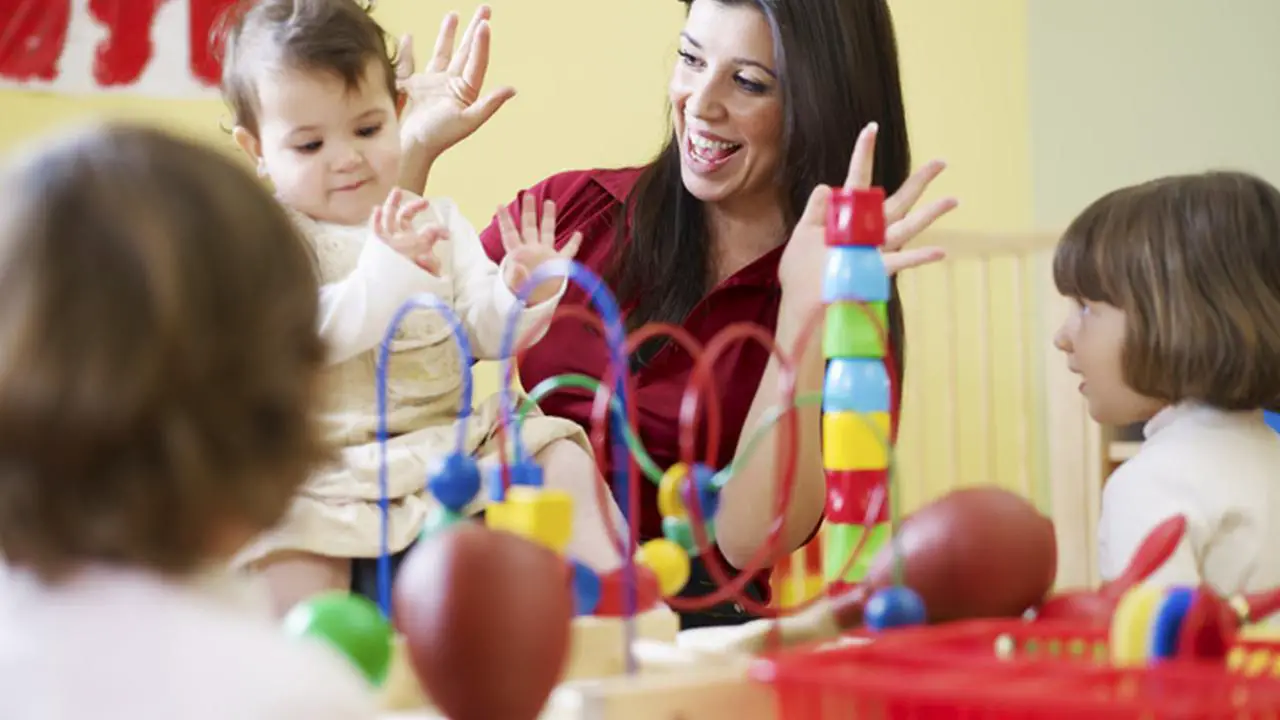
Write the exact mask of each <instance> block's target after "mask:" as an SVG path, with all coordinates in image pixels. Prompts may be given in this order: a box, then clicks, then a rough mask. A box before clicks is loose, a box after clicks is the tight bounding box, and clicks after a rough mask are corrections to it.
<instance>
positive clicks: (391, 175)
mask: <svg viewBox="0 0 1280 720" xmlns="http://www.w3.org/2000/svg"><path fill="white" fill-rule="evenodd" d="M382 73H383V69H382V66H381V65H380V64H379V63H377V62H376V61H371V62H370V63H369V66H368V68H367V69H366V71H365V77H364V79H363V80H362V81H361V83H360V85H359V87H357V88H354V89H348V88H347V87H346V85H345V84H344V83H343V81H342V79H341V78H340V77H337V76H335V75H331V74H328V73H323V72H314V71H312V72H307V71H301V70H294V69H288V68H281V69H278V70H275V71H272V72H264V73H263V74H262V77H261V78H260V79H259V83H258V100H259V106H260V107H259V122H258V126H259V136H260V137H259V138H258V139H256V140H255V139H254V138H251V137H244V136H245V135H247V133H239V132H238V133H237V140H238V141H240V144H241V146H242V147H244V148H245V150H246V151H247V152H249V153H250V155H252V156H254V157H255V159H256V160H257V161H258V163H259V166H260V167H261V168H262V170H263V171H264V172H265V174H266V176H267V177H269V178H270V179H271V182H272V184H274V185H275V189H276V194H277V195H278V196H279V198H280V201H281V202H283V203H284V204H285V205H288V206H289V207H292V208H293V209H295V210H297V211H299V212H301V213H304V214H306V215H308V216H310V217H312V218H315V219H316V220H320V221H324V222H333V223H341V224H343V225H357V224H360V223H363V222H365V220H367V219H368V217H369V214H370V212H371V211H372V210H373V208H374V206H375V205H377V204H378V203H380V202H382V201H383V200H385V199H386V197H387V194H388V193H389V192H390V191H391V189H392V188H393V187H394V186H395V184H396V182H397V178H398V177H399V171H400V128H399V123H398V121H397V119H396V107H395V99H394V98H393V97H391V95H390V94H389V93H388V92H387V86H386V82H385V81H384V80H383V77H382Z"/></svg>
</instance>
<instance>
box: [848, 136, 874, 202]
mask: <svg viewBox="0 0 1280 720" xmlns="http://www.w3.org/2000/svg"><path fill="white" fill-rule="evenodd" d="M879 132H880V125H879V124H878V123H867V126H866V127H864V128H862V132H860V133H858V139H857V141H856V142H854V144H853V155H852V156H851V157H850V158H849V174H848V175H846V176H845V179H844V186H845V189H848V190H854V189H862V188H869V187H871V177H872V173H873V171H874V170H875V164H876V137H877V135H878V134H879Z"/></svg>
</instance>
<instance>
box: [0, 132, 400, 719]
mask: <svg viewBox="0 0 1280 720" xmlns="http://www.w3.org/2000/svg"><path fill="white" fill-rule="evenodd" d="M0 196H2V197H4V198H5V201H4V203H0V348H3V352H0V548H2V550H0V552H2V553H3V557H4V563H3V565H4V572H3V574H0V578H2V579H0V717H3V718H5V719H6V720H36V719H37V718H38V719H39V720H71V719H72V718H85V717H118V718H139V719H141V718H155V719H157V720H158V719H160V718H183V719H184V720H226V719H227V718H237V719H239V720H276V719H277V718H285V717H294V718H312V719H315V720H319V719H321V718H332V719H335V720H336V719H339V718H344V719H346V718H350V719H352V720H354V719H356V718H373V717H376V708H375V707H374V705H373V701H372V698H371V694H370V693H369V692H368V690H367V688H366V687H364V685H363V683H362V681H361V680H360V679H359V676H358V675H356V674H355V672H354V670H353V669H352V668H350V667H349V666H348V664H347V663H346V661H344V660H343V659H341V658H340V657H339V656H337V655H336V654H335V653H332V652H331V651H330V650H328V649H326V648H324V647H323V646H320V645H319V644H314V643H303V642H299V641H296V640H291V639H289V638H287V637H285V636H284V635H283V634H282V633H281V631H280V629H279V627H278V625H276V623H275V622H274V620H273V619H272V618H271V617H270V614H269V613H268V612H266V607H265V604H263V603H255V602H254V599H253V594H252V593H251V592H249V591H248V589H247V588H246V587H245V586H243V585H242V584H241V583H243V582H244V580H243V578H239V579H237V578H234V577H233V576H231V575H230V574H228V572H227V571H226V569H225V568H226V564H227V562H228V561H229V560H230V558H231V557H232V556H233V555H234V554H235V553H236V551H237V550H238V549H239V548H241V547H242V546H243V545H245V544H246V543H247V542H248V541H249V540H250V539H251V538H252V537H253V536H254V535H255V534H257V533H259V532H261V531H263V530H265V529H267V528H269V527H271V526H272V525H273V524H274V523H275V522H276V521H277V520H279V518H280V517H281V516H282V515H283V514H284V511H285V509H286V507H287V506H288V504H289V502H290V498H291V497H292V496H293V494H294V492H295V491H296V490H297V488H298V487H299V486H301V484H302V483H303V481H304V480H305V479H306V478H307V476H308V475H309V474H310V473H311V472H312V471H313V470H314V469H315V467H316V466H317V465H318V464H319V463H320V462H322V461H323V460H324V458H325V454H326V453H325V450H324V444H323V439H322V437H321V435H320V433H319V428H318V427H317V426H316V422H315V419H314V416H315V409H316V408H315V407H314V404H315V400H314V399H315V397H316V395H315V388H316V384H317V382H318V381H319V375H320V370H321V368H322V367H323V364H324V346H323V344H322V342H321V339H320V337H319V336H318V334H317V333H316V329H315V318H316V308H317V290H318V287H317V284H316V281H315V277H314V273H313V270H312V267H311V259H310V256H309V253H308V250H307V248H306V245H305V243H304V242H303V240H302V238H301V237H299V236H298V234H297V233H296V231H295V229H294V227H293V225H292V223H290V221H289V218H288V217H287V216H286V215H285V213H284V212H283V211H282V210H281V209H280V207H279V206H278V205H277V204H276V203H275V202H274V201H273V200H272V198H271V197H270V195H268V194H267V193H266V192H264V191H263V190H262V188H261V187H260V185H259V184H258V183H257V182H256V181H255V179H254V178H253V177H252V175H251V174H249V173H246V172H244V171H243V170H242V169H241V168H240V167H238V166H237V165H236V164H234V163H233V162H231V161H230V160H229V159H228V158H226V157H225V156H223V155H221V154H219V153H217V152H214V151H212V150H210V149H206V148H202V147H199V146H196V145H194V144H191V143H189V142H187V141H183V140H179V139H175V138H173V137H170V136H168V135H165V134H162V133H160V132H158V131H154V130H146V129H140V128H137V127H130V126H121V125H117V126H107V127H103V128H99V129H95V130H90V131H87V132H82V133H80V134H77V135H75V136H73V137H71V138H70V139H67V140H64V141H61V142H58V143H55V144H53V145H52V146H51V147H48V148H45V149H43V150H42V151H40V152H38V153H36V154H35V155H34V157H31V158H29V159H27V160H26V161H25V162H22V163H21V164H19V165H17V167H16V168H14V169H13V170H12V172H10V173H8V175H7V177H5V178H4V179H3V181H0Z"/></svg>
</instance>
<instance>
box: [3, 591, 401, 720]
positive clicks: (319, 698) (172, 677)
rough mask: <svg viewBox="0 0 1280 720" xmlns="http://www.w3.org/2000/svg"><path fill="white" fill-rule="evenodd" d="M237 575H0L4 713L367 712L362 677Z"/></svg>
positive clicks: (32, 716) (193, 718) (105, 716)
mask: <svg viewBox="0 0 1280 720" xmlns="http://www.w3.org/2000/svg"><path fill="white" fill-rule="evenodd" d="M238 583H239V579H238V578H235V577H232V576H229V575H221V574H211V575H209V576H208V577H205V578H202V579H199V580H193V581H191V582H187V583H183V582H176V581H170V580H165V579H162V578H160V577H158V576H156V575H153V574H149V573H143V572H137V571H132V570H124V569H117V568H110V567H93V568H90V569H87V570H85V571H82V572H80V573H78V574H77V575H76V576H74V577H73V578H70V579H69V580H68V581H67V582H65V583H62V584H59V585H54V586H50V585H46V584H44V583H41V582H38V581H37V580H36V579H35V578H34V577H33V576H30V575H29V574H28V573H26V572H23V571H15V570H8V571H6V572H0V718H4V720H82V719H83V718H98V719H100V720H177V719H178V718H181V719H182V720H231V719H232V718H234V719H235V720H373V719H374V718H377V717H378V709H377V705H376V703H375V700H374V696H373V693H372V691H371V689H370V688H369V686H368V684H367V683H366V682H365V681H364V680H363V678H362V677H361V676H360V675H358V674H357V673H356V671H355V670H354V668H353V667H352V666H350V665H349V664H348V663H347V661H346V660H345V659H343V658H341V657H340V656H339V655H338V654H337V653H336V652H335V651H333V650H330V649H329V648H328V647H326V646H323V645H321V644H320V643H318V642H316V641H313V640H303V639H295V638H291V637H289V636H286V635H285V634H284V632H283V631H282V630H281V629H280V626H279V624H278V623H277V622H275V621H274V620H272V619H271V618H270V617H269V616H268V615H267V614H266V613H264V612H260V611H259V610H258V605H257V604H256V603H255V602H253V601H252V600H251V598H252V597H253V595H252V594H251V593H249V592H248V590H247V589H245V588H242V587H239V586H238Z"/></svg>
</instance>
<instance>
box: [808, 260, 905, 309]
mask: <svg viewBox="0 0 1280 720" xmlns="http://www.w3.org/2000/svg"><path fill="white" fill-rule="evenodd" d="M837 300H852V301H861V302H888V300H889V275H888V273H887V272H886V271H885V267H884V259H883V258H881V257H880V251H879V250H877V249H876V248H873V247H833V248H829V249H828V250H827V263H826V271H825V272H824V273H823V276H822V301H823V302H827V303H830V302H836V301H837Z"/></svg>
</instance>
